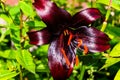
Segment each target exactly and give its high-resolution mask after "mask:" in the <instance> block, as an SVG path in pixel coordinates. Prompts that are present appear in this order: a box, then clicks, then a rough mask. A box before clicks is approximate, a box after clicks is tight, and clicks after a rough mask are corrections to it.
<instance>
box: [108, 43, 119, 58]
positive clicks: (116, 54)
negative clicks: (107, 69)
mask: <svg viewBox="0 0 120 80" xmlns="http://www.w3.org/2000/svg"><path fill="white" fill-rule="evenodd" d="M109 55H110V56H112V57H120V43H118V44H117V45H116V46H115V47H114V48H113V49H112V51H111V52H110V54H109Z"/></svg>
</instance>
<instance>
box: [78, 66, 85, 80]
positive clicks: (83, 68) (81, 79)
mask: <svg viewBox="0 0 120 80" xmlns="http://www.w3.org/2000/svg"><path fill="white" fill-rule="evenodd" d="M85 69H86V66H85V65H81V72H80V77H79V80H83V77H84V73H85Z"/></svg>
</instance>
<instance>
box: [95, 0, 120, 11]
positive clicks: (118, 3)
mask: <svg viewBox="0 0 120 80" xmlns="http://www.w3.org/2000/svg"><path fill="white" fill-rule="evenodd" d="M97 3H102V4H106V5H109V3H110V0H97ZM111 6H112V7H113V8H115V9H117V10H120V0H112V5H111Z"/></svg>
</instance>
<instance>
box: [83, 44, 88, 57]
mask: <svg viewBox="0 0 120 80" xmlns="http://www.w3.org/2000/svg"><path fill="white" fill-rule="evenodd" d="M83 53H84V54H85V55H86V54H87V53H88V47H87V46H86V45H84V51H83Z"/></svg>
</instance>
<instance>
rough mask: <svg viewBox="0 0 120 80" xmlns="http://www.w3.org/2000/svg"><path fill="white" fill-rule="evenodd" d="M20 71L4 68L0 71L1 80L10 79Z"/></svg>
mask: <svg viewBox="0 0 120 80" xmlns="http://www.w3.org/2000/svg"><path fill="white" fill-rule="evenodd" d="M18 74H19V73H17V72H15V71H14V72H10V71H8V70H2V71H0V80H8V79H10V78H12V77H15V76H17V75H18Z"/></svg>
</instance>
